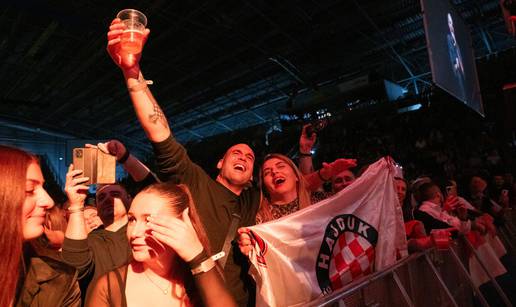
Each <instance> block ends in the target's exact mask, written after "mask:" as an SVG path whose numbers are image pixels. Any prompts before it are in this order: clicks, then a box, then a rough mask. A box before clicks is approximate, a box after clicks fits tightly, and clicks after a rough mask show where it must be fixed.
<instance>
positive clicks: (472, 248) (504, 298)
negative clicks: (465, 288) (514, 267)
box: [460, 235, 512, 307]
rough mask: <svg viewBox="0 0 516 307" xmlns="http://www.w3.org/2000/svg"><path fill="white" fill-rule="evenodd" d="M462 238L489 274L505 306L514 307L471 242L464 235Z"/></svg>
mask: <svg viewBox="0 0 516 307" xmlns="http://www.w3.org/2000/svg"><path fill="white" fill-rule="evenodd" d="M460 237H461V239H462V241H463V242H464V243H465V244H466V246H468V247H469V249H470V251H471V252H472V253H473V255H474V256H475V258H476V259H477V261H478V263H480V266H481V267H482V269H483V270H484V272H485V273H486V274H487V276H488V277H489V279H490V280H491V282H492V283H493V286H494V287H495V289H496V292H498V294H499V295H500V297H501V298H502V300H503V302H504V303H505V305H506V306H511V307H512V304H511V301H510V300H509V298H508V297H507V295H506V294H505V292H503V290H502V288H501V287H500V285H499V284H498V282H497V281H496V279H495V278H494V276H493V274H491V272H489V270H488V269H487V268H486V266H485V264H484V262H483V261H482V259H480V256H479V255H478V253H477V250H476V249H475V248H474V247H473V245H471V242H469V241H468V239H466V237H464V236H463V235H461V236H460Z"/></svg>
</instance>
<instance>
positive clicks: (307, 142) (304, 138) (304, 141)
mask: <svg viewBox="0 0 516 307" xmlns="http://www.w3.org/2000/svg"><path fill="white" fill-rule="evenodd" d="M311 126H312V124H306V125H304V126H303V130H301V136H300V137H299V152H300V153H303V154H310V152H311V150H312V147H313V146H314V144H315V141H316V140H317V134H316V133H315V132H314V133H312V135H311V136H308V135H307V133H306V129H307V128H308V127H311Z"/></svg>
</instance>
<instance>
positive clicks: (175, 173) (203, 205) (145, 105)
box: [107, 19, 260, 306]
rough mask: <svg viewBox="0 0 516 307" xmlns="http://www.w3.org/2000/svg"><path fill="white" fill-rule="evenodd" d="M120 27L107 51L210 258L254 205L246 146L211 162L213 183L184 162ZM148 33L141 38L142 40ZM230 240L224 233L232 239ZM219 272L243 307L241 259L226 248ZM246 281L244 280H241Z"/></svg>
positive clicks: (246, 221)
mask: <svg viewBox="0 0 516 307" xmlns="http://www.w3.org/2000/svg"><path fill="white" fill-rule="evenodd" d="M124 27H125V26H124V25H123V24H122V23H121V22H120V20H119V19H115V20H113V22H112V23H111V26H110V28H109V33H108V35H107V36H108V47H107V49H108V52H109V55H110V56H111V58H112V59H113V61H114V62H115V64H116V65H117V66H118V67H120V69H121V70H122V73H123V75H124V78H125V82H126V85H127V88H128V90H129V95H130V97H131V101H132V103H133V107H134V109H135V111H136V116H137V117H138V120H139V121H140V124H141V125H142V127H143V129H144V130H145V133H146V134H147V137H148V138H149V140H150V141H151V142H152V146H153V148H154V154H155V157H156V161H157V166H158V176H159V177H160V178H161V179H162V180H165V181H168V180H171V181H173V182H175V183H182V184H186V185H187V186H188V188H189V189H190V191H191V193H192V197H193V199H194V202H195V204H196V205H197V207H198V209H197V210H198V213H199V215H200V217H201V221H202V223H203V224H204V227H205V229H206V233H207V235H208V237H209V240H210V245H211V249H212V252H213V253H217V252H219V251H221V250H222V249H223V246H224V245H225V244H224V243H225V241H226V236H227V235H228V233H229V232H230V225H231V223H232V221H233V215H234V214H237V215H239V216H240V221H239V223H238V226H239V227H244V226H249V225H253V224H254V222H255V218H256V212H257V211H258V206H259V203H260V193H259V190H258V189H256V188H255V187H252V186H251V179H252V174H253V166H254V159H255V156H254V152H253V150H252V149H251V148H250V147H249V146H247V145H246V144H237V145H234V146H232V147H230V148H229V149H228V150H227V151H226V153H225V154H224V156H223V157H222V159H220V160H219V162H218V163H217V168H218V169H219V174H218V176H217V178H216V179H215V180H213V179H212V178H211V177H210V176H208V175H207V174H206V172H204V171H203V170H202V169H201V168H200V167H199V166H198V165H197V164H195V163H193V162H192V161H191V160H190V158H189V157H188V155H187V153H186V150H185V148H184V147H183V146H182V145H181V144H179V143H178V142H177V141H176V140H175V139H174V137H173V136H172V133H171V130H170V127H169V124H168V120H167V118H166V116H165V114H164V113H163V110H162V109H161V107H160V106H159V105H158V103H157V102H156V100H155V99H154V96H153V95H152V93H151V91H150V89H149V88H148V87H147V83H148V82H147V81H146V80H145V79H144V77H143V74H142V72H141V71H140V66H139V60H140V57H141V54H137V55H134V54H127V53H124V52H123V51H122V50H121V48H120V37H121V34H122V32H123V29H124ZM148 34H149V31H148V30H146V31H145V33H144V36H145V38H144V39H145V40H146V39H147V36H148ZM235 235H236V229H235V231H234V233H230V234H229V238H230V239H233V238H234V236H235ZM226 260H227V262H226V265H225V267H224V275H225V280H226V285H227V287H228V289H229V290H230V291H231V293H232V295H233V297H234V298H235V300H236V301H237V302H238V304H239V305H241V306H246V305H247V302H248V295H249V292H250V291H249V290H250V288H249V287H248V279H249V276H248V275H247V274H245V273H244V274H242V269H244V270H245V271H244V272H247V268H244V266H247V259H246V258H245V257H244V256H243V255H241V254H240V252H239V251H238V248H236V249H235V248H231V249H228V255H227V258H226ZM243 278H244V279H247V280H243Z"/></svg>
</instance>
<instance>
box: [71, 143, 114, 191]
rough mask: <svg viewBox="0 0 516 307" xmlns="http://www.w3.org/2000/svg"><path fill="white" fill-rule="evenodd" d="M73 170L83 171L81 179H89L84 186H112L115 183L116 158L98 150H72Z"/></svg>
mask: <svg viewBox="0 0 516 307" xmlns="http://www.w3.org/2000/svg"><path fill="white" fill-rule="evenodd" d="M72 157H73V166H74V169H80V170H82V171H83V173H82V175H81V177H89V180H88V181H87V182H85V184H88V185H90V184H96V183H100V184H113V183H115V181H116V158H115V157H114V156H112V155H109V154H106V153H104V152H102V151H101V150H99V149H98V148H74V149H73V152H72Z"/></svg>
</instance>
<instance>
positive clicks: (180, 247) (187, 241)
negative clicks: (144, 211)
mask: <svg viewBox="0 0 516 307" xmlns="http://www.w3.org/2000/svg"><path fill="white" fill-rule="evenodd" d="M188 212H189V210H188V209H186V210H184V211H183V215H182V219H177V218H173V217H167V216H154V215H153V216H149V217H148V218H147V220H148V221H149V223H148V226H149V228H150V229H151V234H152V236H153V237H154V238H156V239H157V240H158V241H160V242H161V243H163V244H165V245H167V246H169V247H171V248H172V249H173V250H174V251H175V252H176V253H177V254H178V255H179V257H181V258H182V259H183V260H184V261H185V262H189V261H190V260H192V259H193V258H195V256H197V255H199V254H200V253H201V252H202V250H203V249H204V247H203V246H202V244H201V241H200V240H199V237H198V236H197V233H196V232H195V229H194V227H193V225H192V222H191V221H190V217H189V216H188Z"/></svg>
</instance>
